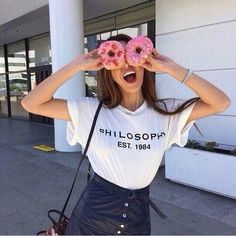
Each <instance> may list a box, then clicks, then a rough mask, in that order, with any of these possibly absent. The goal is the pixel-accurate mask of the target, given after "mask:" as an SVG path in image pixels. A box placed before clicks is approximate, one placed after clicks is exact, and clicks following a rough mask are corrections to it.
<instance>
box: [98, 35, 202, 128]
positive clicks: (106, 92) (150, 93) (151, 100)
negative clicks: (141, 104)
mask: <svg viewBox="0 0 236 236" xmlns="http://www.w3.org/2000/svg"><path fill="white" fill-rule="evenodd" d="M131 39H132V38H131V37H130V36H128V35H126V34H118V35H116V36H112V37H110V38H108V39H107V40H116V41H119V42H120V41H123V42H126V43H127V42H129V40H131ZM153 74H154V72H150V71H148V70H146V69H144V79H143V84H142V92H143V97H144V99H145V100H146V101H147V104H148V105H149V106H150V107H152V108H153V109H154V110H155V111H157V112H159V113H161V114H163V115H174V114H177V113H179V112H182V111H183V110H184V109H186V108H187V107H188V106H190V105H191V104H193V103H194V102H195V101H197V100H199V99H200V97H194V98H191V99H189V100H187V101H185V102H183V103H182V104H181V105H180V106H179V107H178V108H177V109H176V110H175V111H168V109H167V106H166V104H165V101H166V100H167V99H173V98H164V99H158V96H157V94H156V89H155V79H154V78H155V76H153ZM98 97H99V98H100V99H102V100H103V102H104V104H105V105H106V106H107V107H108V108H114V107H116V106H118V105H119V104H120V102H121V99H122V94H121V92H120V89H119V87H118V85H117V84H116V83H115V82H114V80H113V79H112V75H111V71H110V70H107V69H105V68H103V69H101V70H100V71H98ZM158 102H161V103H163V104H164V106H165V110H163V109H162V108H161V107H159V106H158ZM194 125H195V124H194ZM195 127H196V125H195ZM197 129H198V128H197ZM198 131H199V129H198ZM199 132H200V131H199Z"/></svg>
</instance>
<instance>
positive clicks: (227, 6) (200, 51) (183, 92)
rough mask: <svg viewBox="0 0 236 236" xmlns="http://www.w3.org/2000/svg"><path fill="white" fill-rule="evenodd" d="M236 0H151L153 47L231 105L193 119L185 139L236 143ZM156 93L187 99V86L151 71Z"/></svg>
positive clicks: (188, 89) (189, 96)
mask: <svg viewBox="0 0 236 236" xmlns="http://www.w3.org/2000/svg"><path fill="white" fill-rule="evenodd" d="M235 42H236V1H235V0H198V1H195V0H156V48H157V50H159V52H160V53H161V54H164V55H166V56H168V57H170V58H172V59H173V60H175V61H176V62H177V63H178V64H180V65H182V66H184V67H186V68H191V69H192V70H194V72H195V73H196V74H198V75H199V76H201V77H202V78H204V79H206V80H208V81H209V82H211V83H213V84H214V85H215V86H217V87H218V88H220V89H221V90H223V91H224V92H225V93H226V94H227V95H228V96H229V97H230V99H231V101H232V103H231V107H230V108H228V109H227V110H226V111H225V112H223V113H218V114H216V115H212V116H208V117H205V118H201V119H199V120H197V121H196V124H197V126H198V127H199V128H200V130H201V131H202V133H203V135H204V138H202V137H201V136H200V135H199V134H198V132H197V131H196V129H195V128H194V127H193V128H192V129H191V131H190V136H189V137H190V138H192V139H196V140H199V141H216V142H218V143H222V144H227V145H236V103H235V101H236V93H235V89H236V80H235V77H236V57H235V55H236V43H235ZM156 78H157V85H156V86H157V92H158V94H159V97H161V98H162V97H176V98H181V99H185V100H187V99H189V98H192V97H195V96H198V95H197V94H195V93H194V92H193V91H192V90H191V89H190V88H188V87H187V86H185V85H182V84H180V83H179V82H178V81H177V80H176V79H175V78H173V77H171V76H169V75H167V74H157V76H156Z"/></svg>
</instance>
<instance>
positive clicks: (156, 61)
mask: <svg viewBox="0 0 236 236" xmlns="http://www.w3.org/2000/svg"><path fill="white" fill-rule="evenodd" d="M174 65H176V63H175V62H174V61H173V60H171V59H170V58H169V57H167V56H164V55H161V54H160V53H159V52H158V51H157V50H156V49H155V48H153V51H152V54H151V55H150V56H148V57H147V58H146V59H145V62H144V63H143V64H142V65H141V66H142V67H143V68H145V69H147V70H149V71H151V72H163V73H167V72H168V68H170V67H171V66H174Z"/></svg>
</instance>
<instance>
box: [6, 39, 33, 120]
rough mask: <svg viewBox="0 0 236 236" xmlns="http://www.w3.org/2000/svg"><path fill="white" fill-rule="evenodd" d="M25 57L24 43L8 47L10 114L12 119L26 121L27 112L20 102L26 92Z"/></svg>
mask: <svg viewBox="0 0 236 236" xmlns="http://www.w3.org/2000/svg"><path fill="white" fill-rule="evenodd" d="M25 55H26V53H25V44H24V41H20V42H17V43H14V44H10V45H8V64H9V86H10V102H11V114H12V117H17V118H23V119H28V117H29V114H28V112H27V111H26V110H25V109H24V108H23V107H22V106H21V100H22V98H23V96H24V94H25V93H27V91H28V89H27V71H26V58H25Z"/></svg>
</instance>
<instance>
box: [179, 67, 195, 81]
mask: <svg viewBox="0 0 236 236" xmlns="http://www.w3.org/2000/svg"><path fill="white" fill-rule="evenodd" d="M192 74H193V72H192V71H191V70H190V69H188V71H187V73H186V75H185V76H184V78H183V80H182V81H181V83H185V82H186V81H187V80H188V79H189V77H190V76H191V75H192Z"/></svg>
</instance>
